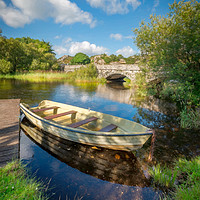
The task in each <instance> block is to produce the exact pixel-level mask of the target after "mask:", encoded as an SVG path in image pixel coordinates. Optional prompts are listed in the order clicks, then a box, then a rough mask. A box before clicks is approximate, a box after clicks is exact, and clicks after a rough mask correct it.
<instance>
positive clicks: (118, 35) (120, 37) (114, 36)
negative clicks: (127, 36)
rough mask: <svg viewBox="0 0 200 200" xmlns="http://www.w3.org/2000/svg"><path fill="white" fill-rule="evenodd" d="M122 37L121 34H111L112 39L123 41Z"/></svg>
mask: <svg viewBox="0 0 200 200" xmlns="http://www.w3.org/2000/svg"><path fill="white" fill-rule="evenodd" d="M122 37H123V36H122V35H121V34H119V33H116V34H113V33H112V34H110V38H114V39H115V40H122Z"/></svg>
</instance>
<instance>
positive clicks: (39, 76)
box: [0, 72, 106, 83]
mask: <svg viewBox="0 0 200 200" xmlns="http://www.w3.org/2000/svg"><path fill="white" fill-rule="evenodd" d="M0 79H17V80H28V81H30V82H44V81H49V82H53V81H60V82H63V81H68V82H70V81H75V82H96V83H105V82H106V79H104V78H101V79H99V78H97V77H89V76H88V77H87V76H85V77H84V78H83V77H78V76H75V75H74V73H63V72H29V73H16V74H6V75H2V74H1V75H0Z"/></svg>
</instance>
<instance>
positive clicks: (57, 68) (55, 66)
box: [51, 63, 60, 71]
mask: <svg viewBox="0 0 200 200" xmlns="http://www.w3.org/2000/svg"><path fill="white" fill-rule="evenodd" d="M51 69H52V70H55V71H59V70H60V65H59V64H58V63H54V64H53V65H52V67H51Z"/></svg>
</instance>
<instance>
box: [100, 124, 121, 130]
mask: <svg viewBox="0 0 200 200" xmlns="http://www.w3.org/2000/svg"><path fill="white" fill-rule="evenodd" d="M116 128H117V126H116V125H114V124H109V125H108V126H105V127H104V128H102V129H101V130H99V131H101V132H110V131H112V130H114V129H116Z"/></svg>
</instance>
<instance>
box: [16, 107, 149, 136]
mask: <svg viewBox="0 0 200 200" xmlns="http://www.w3.org/2000/svg"><path fill="white" fill-rule="evenodd" d="M20 108H21V110H22V111H23V112H27V113H28V114H29V115H31V116H32V117H34V118H35V119H37V120H40V121H42V122H44V123H46V124H48V125H51V126H54V127H56V128H60V129H63V130H67V131H71V132H77V133H80V134H88V135H95V136H112V137H115V136H116V137H132V136H145V135H152V130H150V129H149V130H148V131H146V132H140V133H127V134H121V133H107V132H100V131H88V130H82V129H77V128H71V127H67V126H63V125H60V124H58V123H55V122H53V121H49V120H46V119H44V118H42V117H40V116H38V115H36V114H35V113H33V112H32V111H31V110H29V109H27V108H26V107H24V106H23V105H22V104H20Z"/></svg>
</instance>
